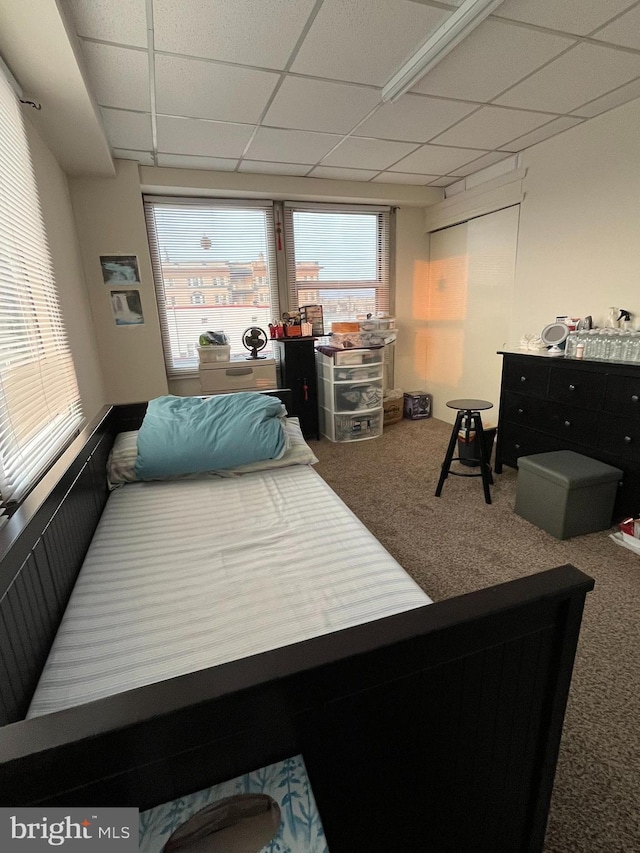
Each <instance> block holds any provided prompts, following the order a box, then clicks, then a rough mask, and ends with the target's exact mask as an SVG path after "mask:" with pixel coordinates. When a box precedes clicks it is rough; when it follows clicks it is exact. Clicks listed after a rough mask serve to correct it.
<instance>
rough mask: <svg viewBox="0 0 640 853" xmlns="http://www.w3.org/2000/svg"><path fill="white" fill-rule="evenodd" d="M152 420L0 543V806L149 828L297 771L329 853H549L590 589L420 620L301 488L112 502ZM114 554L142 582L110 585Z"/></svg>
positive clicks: (84, 451)
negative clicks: (222, 787)
mask: <svg viewBox="0 0 640 853" xmlns="http://www.w3.org/2000/svg"><path fill="white" fill-rule="evenodd" d="M146 410H147V404H144V403H143V404H138V405H130V406H114V407H109V408H107V409H106V410H105V411H104V412H103V413H102V414H101V415H100V416H99V417H98V418H97V419H96V421H95V422H94V423H93V424H91V425H90V426H88V427H87V428H86V429H85V430H84V431H83V432H82V434H81V435H80V436H79V437H78V438H77V439H76V440H75V441H74V443H73V444H72V445H71V446H70V447H69V449H68V450H67V451H66V453H65V454H64V455H63V456H62V457H61V459H60V460H59V461H58V462H57V463H56V465H54V467H53V468H52V469H51V471H50V472H49V473H48V474H47V475H46V476H45V477H44V478H43V479H42V481H41V482H40V483H39V485H38V486H37V487H36V489H34V491H33V492H32V493H31V495H30V496H29V497H28V498H27V500H26V501H25V502H24V504H23V505H22V507H21V508H20V510H19V511H18V512H17V513H16V514H15V515H14V516H13V517H12V518H11V520H10V522H9V523H8V524H7V525H6V527H5V528H4V530H3V531H1V532H0V596H1V598H0V617H1V618H2V633H1V636H0V685H1V688H0V700H1V704H0V716H1V722H2V726H1V727H0V798H1V799H0V804H1V805H36V804H42V805H102V806H109V805H131V806H136V807H138V808H139V809H141V810H144V809H149V808H152V807H154V806H156V805H159V804H161V803H164V802H168V801H170V800H172V799H174V798H176V797H180V796H183V795H186V794H189V793H191V792H195V791H198V790H200V789H202V788H205V787H207V786H210V785H215V784H217V783H221V782H224V781H225V780H228V779H231V778H233V777H235V776H239V775H241V774H244V773H248V772H250V771H252V770H255V769H256V768H260V767H264V766H267V765H270V764H273V763H275V762H278V761H281V760H283V759H286V758H288V757H290V756H295V755H303V756H304V761H305V765H306V768H307V771H308V774H309V778H310V780H311V784H312V787H313V792H314V795H315V799H316V802H317V804H318V808H319V812H320V815H321V817H322V822H323V825H324V828H325V832H326V835H327V841H328V846H329V849H330V850H331V851H332V853H340V851H345V853H346V851H350V852H352V851H357V850H367V851H378V850H379V851H383V850H384V851H391V850H403V851H404V850H406V851H413V850H415V851H418V850H420V851H422V850H428V851H433V853H448V851H451V853H453V851H455V853H460V851H463V850H464V851H467V850H468V851H471V850H473V851H487V853H488V851H491V853H497V851H509V853H513V851H540V850H542V845H543V839H544V831H545V826H546V818H547V812H548V807H549V802H550V796H551V790H552V785H553V776H554V770H555V764H556V759H557V752H558V748H559V743H560V737H561V731H562V722H563V717H564V710H565V706H566V700H567V694H568V690H569V685H570V679H571V671H572V666H573V659H574V654H575V649H576V645H577V641H578V634H579V629H580V622H581V618H582V609H583V605H584V600H585V596H586V594H587V592H589V590H590V589H592V587H593V581H592V580H591V579H590V578H589V577H587V576H586V575H584V574H582V573H581V572H580V571H579V570H577V569H575V568H574V567H572V566H561V567H557V568H554V569H550V570H549V571H547V572H542V573H538V574H536V575H532V576H531V577H527V578H523V579H521V580H517V581H513V582H510V583H507V584H502V585H500V586H496V587H491V588H488V589H483V590H480V591H478V592H475V593H472V594H469V595H464V596H461V597H458V598H454V599H449V600H447V601H442V602H437V603H430V600H429V598H428V597H427V596H426V595H425V594H424V593H423V592H422V590H420V589H419V588H418V587H417V586H416V585H415V584H414V583H413V581H411V580H410V579H409V578H408V576H406V575H405V574H404V573H403V570H402V569H401V568H400V567H399V566H398V565H397V564H396V563H395V561H394V560H393V559H392V558H391V557H390V555H388V554H387V553H386V552H385V551H384V549H382V547H381V546H380V545H379V543H377V542H376V540H375V539H374V538H373V537H372V536H371V534H369V533H368V532H367V531H366V530H364V528H363V527H362V525H360V523H359V522H358V520H357V519H356V518H355V516H353V515H352V513H350V511H349V510H347V509H346V507H344V505H343V504H342V503H341V502H340V501H339V500H338V499H337V497H336V496H335V494H334V493H333V492H332V491H331V490H330V489H329V488H328V486H326V484H325V483H324V482H323V481H322V480H321V478H320V477H319V476H318V475H317V474H316V473H315V471H313V470H312V469H310V468H309V467H308V466H305V465H296V466H292V467H282V468H276V469H274V470H270V471H267V472H262V473H247V474H242V475H238V476H230V477H218V478H215V479H209V478H206V479H204V480H203V479H202V478H195V479H193V480H191V479H187V480H180V481H177V482H161V483H144V482H143V483H131V484H127V485H125V486H124V487H122V488H120V489H116V490H114V491H113V492H111V493H110V490H109V485H108V483H107V478H106V475H105V471H106V464H107V459H108V457H109V454H110V451H111V450H112V447H113V444H114V440H115V438H116V436H118V435H121V434H123V433H125V432H127V431H131V430H137V429H138V428H139V427H140V425H141V424H142V422H143V418H144V416H145V412H146ZM212 490H213V491H212ZM213 494H215V495H216V497H215V499H214V498H212V495H213ZM110 495H111V496H110ZM149 496H153V497H152V499H151V500H149ZM212 501H213V503H212ZM185 502H186V503H188V505H189V506H191V507H194V508H195V509H194V510H193V512H192V513H190V515H191V516H192V518H191V525H192V526H191V528H190V530H189V531H188V537H187V541H189V542H191V543H192V547H191V551H190V552H189V553H187V552H185V549H184V545H182V546H180V548H179V554H180V556H181V559H182V562H181V575H180V582H179V583H177V585H176V584H175V579H174V585H173V586H171V585H167V584H168V582H169V581H170V580H171V577H170V576H171V571H170V569H168V568H166V567H163V566H162V565H161V564H160V558H161V556H162V555H163V554H166V552H167V551H170V550H171V547H172V546H171V543H172V542H175V536H174V533H175V531H173V532H172V527H171V524H172V521H173V522H174V523H175V524H177V525H178V526H180V527H182V526H184V522H183V521H180V520H179V516H178V514H177V512H174V510H173V509H172V508H175V507H178V506H180V505H181V504H184V503H185ZM105 507H106V509H105ZM131 513H134V514H135V513H142V515H141V516H140V523H139V524H137V525H134V528H132V527H131V526H130V525H129V526H128V527H126V526H125V528H123V527H122V519H123V518H125V517H127V516H130V515H131ZM149 513H150V514H151V515H149ZM158 513H159V514H158ZM225 515H226V516H227V517H228V518H227V522H228V521H229V519H232V520H234V525H233V527H234V530H235V534H234V536H230V534H229V533H228V531H229V527H230V525H229V524H228V523H226V522H225V519H224V516H225ZM181 518H184V516H182V517H181ZM283 518H285V519H287V522H288V524H289V525H290V535H289V537H288V538H287V539H286V540H283V538H282V536H283V531H282V525H281V521H282V519H283ZM318 519H320V520H321V522H322V523H321V524H317V523H314V522H317V521H318ZM336 519H337V524H336V523H335V522H336ZM330 524H331V525H332V526H331V527H328V525H330ZM125 529H126V530H127V531H128V532H127V533H126V534H125V533H123V530H125ZM132 530H133V533H132ZM136 530H137V533H136ZM145 531H146V536H143V533H144V532H145ZM150 531H151V532H152V533H153V535H151V536H149V532H150ZM114 533H117V537H116V536H114ZM182 533H183V534H184V533H185V531H184V530H183V531H182ZM121 535H122V536H124V538H123V539H122V540H121V539H120V537H121ZM126 537H128V540H127V541H125V539H126ZM114 538H118V541H119V542H120V544H121V546H122V548H121V551H122V552H124V553H129V555H130V554H131V549H132V548H133V549H134V550H135V548H138V551H137V552H136V554H137V556H136V559H135V560H134V561H133V562H134V564H135V566H136V567H137V571H138V572H139V574H138V575H133V576H132V575H130V574H127V575H123V574H118V573H119V572H124V568H123V566H122V565H120V566H118V563H117V555H116V562H115V563H113V562H112V563H110V567H109V569H105V562H104V553H105V547H107V546H109V543H111V544H113V540H114ZM184 541H185V540H184V539H183V540H182V542H183V543H184ZM250 541H251V542H254V543H255V542H256V541H259V542H261V543H262V547H261V548H260V549H259V551H256V550H255V547H254V546H253V545H250V544H249V543H250ZM150 543H151V545H152V546H153V547H151V548H150ZM140 548H142V552H140V550H139V549H140ZM154 549H155V550H154ZM112 550H113V549H112ZM117 550H118V549H116V551H117ZM203 554H206V555H207V558H206V559H205V558H204V557H203ZM230 555H234V558H233V562H234V564H235V565H236V566H238V565H240V566H241V568H242V571H241V573H240V575H239V576H238V575H237V574H234V580H233V581H231V580H230V579H229V577H227V574H228V570H229V566H230V565H231V556H230ZM112 556H113V555H112ZM85 557H86V560H85ZM130 562H131V561H130ZM83 563H85V567H84V568H83V570H82V574H80V577H79V578H78V575H79V572H80V569H81V566H82V565H83ZM154 569H155V570H156V571H157V572H158V574H159V575H160V577H161V578H162V579H163V580H162V582H160V581H159V580H157V579H156V582H155V583H154V584H151V585H149V583H148V573H149V572H150V571H151V572H153V571H154ZM213 569H215V574H216V575H218V576H222V577H223V582H222V583H221V584H220V583H216V584H214V585H213V586H211V587H209V586H208V584H209V583H210V582H211V578H210V577H208V575H213V574H214V572H213ZM145 576H147V580H145ZM76 582H77V583H76ZM74 585H75V586H76V589H75V591H74V595H73V598H72V599H71V603H69V599H70V597H71V592H72V590H73V589H74ZM127 585H128V586H127ZM149 586H150V587H151V594H150V596H149V597H148V599H149V600H145V603H144V607H142V606H141V604H140V600H139V599H138V598H136V597H135V596H136V595H138V593H139V592H140V591H141V590H142V589H144V588H145V587H149ZM125 589H126V590H127V594H126V596H125V595H123V591H124V590H125ZM205 589H206V593H205V592H204V591H203V590H205ZM145 595H146V593H145ZM123 599H124V600H126V601H128V602H129V605H128V606H129V610H128V611H127V609H126V608H125V609H124V610H123V609H122V601H123ZM319 601H321V602H322V603H323V606H322V608H320V607H319V605H318V602H319ZM229 603H231V606H230V607H228V606H225V604H227V605H228V604H229ZM265 603H266V604H267V606H266V607H264V605H265ZM194 607H195V609H194ZM109 608H112V609H115V612H117V614H118V615H117V620H120V621H119V623H118V624H119V630H118V639H117V643H115V644H114V640H113V637H112V636H111V637H109V635H106V636H103V634H102V632H103V628H104V625H103V624H102V622H101V620H102V619H103V618H105V616H106V614H108V612H109ZM234 613H235V614H238V615H239V616H240V618H239V619H235V620H233V619H229V618H228V617H229V616H230V615H233V614H234ZM207 620H208V621H207ZM209 623H211V624H209ZM83 631H87V632H88V633H86V634H83V633H82V632H83ZM216 632H217V633H216ZM87 637H89V638H90V639H88V640H86V638H87ZM140 638H143V639H144V640H145V642H146V641H148V644H149V646H150V648H151V649H152V655H156V656H155V658H154V659H153V664H152V665H151V667H150V668H149V665H148V664H149V661H148V657H147V658H146V659H145V660H146V664H144V665H141V666H139V667H138V661H137V660H135V649H136V648H139V642H140ZM85 640H86V641H85ZM101 643H103V645H102V646H101V645H100V644H101ZM131 643H133V647H132V646H131ZM181 643H182V645H183V646H184V648H183V649H180V644H181ZM116 645H117V646H118V647H119V648H118V649H117V650H116V651H118V654H120V655H121V658H120V660H122V659H126V660H127V661H128V665H127V666H126V667H124V668H123V667H121V666H120V664H118V663H117V662H116V663H115V664H114V663H113V652H114V649H115V646H116ZM87 649H89V650H90V651H89V654H88V655H86V656H85V657H84V658H83V654H84V652H85V651H86V650H87ZM178 651H180V654H178ZM183 651H184V652H185V653H188V654H187V658H188V660H186V661H185V660H184V655H183V654H182V652H183ZM69 661H72V663H73V664H74V665H75V666H77V670H76V672H75V675H73V674H72V675H70V670H69ZM149 670H150V671H149ZM123 672H124V676H123ZM114 679H115V681H114ZM114 684H115V686H114ZM36 688H37V689H36ZM114 690H115V691H117V692H114ZM34 694H35V695H34Z"/></svg>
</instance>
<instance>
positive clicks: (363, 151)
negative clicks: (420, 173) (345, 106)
mask: <svg viewBox="0 0 640 853" xmlns="http://www.w3.org/2000/svg"><path fill="white" fill-rule="evenodd" d="M415 147H416V146H415V145H414V144H413V143H411V142H388V141H387V140H386V139H363V138H361V137H356V136H350V137H349V138H348V139H345V140H344V142H343V143H342V144H341V145H339V146H338V148H336V150H335V151H333V152H332V153H331V154H329V156H328V157H325V158H324V160H323V161H322V165H323V166H342V167H344V168H347V169H348V168H352V169H358V168H362V169H375V170H376V171H377V172H379V171H380V170H381V169H386V168H388V167H389V166H391V165H392V163H395V162H396V160H399V159H400V158H401V157H404V156H405V155H406V154H408V153H409V152H410V151H413V150H414V149H415ZM401 171H406V170H405V169H401ZM409 171H410V170H409Z"/></svg>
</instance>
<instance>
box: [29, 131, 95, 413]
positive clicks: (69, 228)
mask: <svg viewBox="0 0 640 853" xmlns="http://www.w3.org/2000/svg"><path fill="white" fill-rule="evenodd" d="M25 125H26V130H27V136H28V139H29V147H30V149H31V157H32V160H33V167H34V172H35V177H36V183H37V185H38V191H39V195H40V204H41V207H42V215H43V218H44V222H45V227H46V230H47V237H48V240H49V250H50V252H51V260H52V264H53V271H54V275H55V280H56V284H57V287H58V293H59V296H60V303H61V306H62V312H63V315H64V318H65V324H66V329H67V336H68V340H69V346H70V349H71V353H72V355H73V363H74V366H75V369H76V375H77V377H78V387H79V389H80V395H81V398H82V405H83V410H84V413H85V415H86V417H87V419H89V420H91V418H93V417H94V416H95V415H96V414H97V413H98V411H99V410H100V409H101V408H102V407H103V406H104V405H105V404H106V402H107V396H106V393H105V387H104V382H103V375H102V368H101V363H100V356H99V353H98V349H97V347H96V343H95V335H94V325H93V318H92V315H91V307H90V304H89V298H88V294H87V289H86V286H85V281H84V273H83V269H82V260H81V257H80V247H79V245H78V237H77V233H76V227H75V220H74V216H73V209H72V206H71V198H70V195H69V186H68V183H67V177H66V175H65V174H64V172H63V171H62V169H61V168H60V166H59V165H58V163H57V161H56V159H55V157H54V156H53V154H52V153H51V151H50V150H49V148H48V147H47V146H46V145H45V143H44V142H43V141H42V139H41V137H40V135H39V134H38V132H37V131H36V129H35V128H34V127H33V125H32V124H31V122H30V121H29V120H28V116H27V120H26V121H25Z"/></svg>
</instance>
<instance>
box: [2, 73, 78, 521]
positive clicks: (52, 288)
mask: <svg viewBox="0 0 640 853" xmlns="http://www.w3.org/2000/svg"><path fill="white" fill-rule="evenodd" d="M20 110H21V108H20V104H19V102H18V100H17V98H16V96H15V94H14V92H13V90H12V89H11V87H10V85H9V83H8V81H7V79H6V78H5V76H4V74H3V73H2V71H1V69H0V496H1V498H2V502H3V503H5V504H6V503H7V502H15V501H19V500H20V499H21V498H22V497H23V496H24V495H25V493H26V492H27V491H28V490H29V488H30V487H31V486H32V485H33V484H34V483H35V481H36V480H37V478H38V477H39V476H40V475H41V474H42V472H43V471H44V470H45V469H46V468H47V467H48V465H49V464H50V463H51V462H52V461H53V460H54V459H55V457H56V456H57V455H58V454H59V452H60V451H61V450H62V449H63V447H64V446H65V444H66V443H67V442H68V441H69V439H70V438H71V437H72V436H73V435H74V433H75V432H76V430H77V429H78V427H79V426H80V424H81V422H82V409H81V403H80V395H79V392H78V385H77V382H76V375H75V370H74V366H73V360H72V357H71V353H70V350H69V346H68V343H67V338H66V334H65V329H64V323H63V319H62V313H61V310H60V305H59V303H58V295H57V291H56V285H55V281H54V277H53V269H52V265H51V258H50V255H49V248H48V244H47V238H46V234H45V229H44V222H43V219H42V213H41V210H40V201H39V198H38V192H37V188H36V182H35V176H34V172H33V166H32V163H31V156H30V153H29V147H28V143H27V138H26V133H25V128H24V125H23V121H22V114H21V112H20Z"/></svg>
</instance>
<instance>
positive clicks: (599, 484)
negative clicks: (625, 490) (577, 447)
mask: <svg viewBox="0 0 640 853" xmlns="http://www.w3.org/2000/svg"><path fill="white" fill-rule="evenodd" d="M622 474H623V472H622V471H621V470H620V469H619V468H614V467H613V466H612V465H605V463H604V462H598V460H597V459H590V458H589V457H588V456H582V454H580V453H574V452H573V451H572V450H556V451H553V452H552V453H536V454H535V455H534V456H521V457H520V458H519V459H518V484H517V490H516V505H515V511H516V513H517V514H518V515H520V516H522V518H526V519H527V521H530V522H531V523H532V524H535V525H536V526H537V527H540V528H542V530H546V531H547V533H550V534H551V535H552V536H555V537H556V538H557V539H569V537H571V536H582V535H583V534H585V533H595V532H596V531H598V530H606V528H607V527H610V526H611V516H612V514H613V505H614V502H615V499H616V491H617V488H618V482H619V481H620V480H621V479H622Z"/></svg>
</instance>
